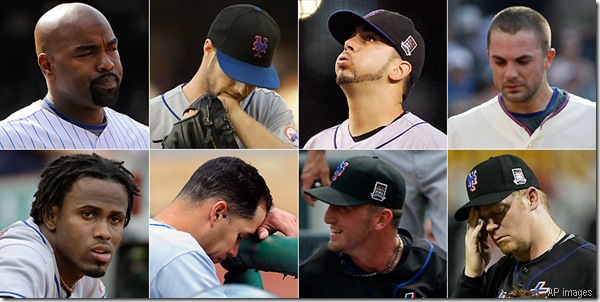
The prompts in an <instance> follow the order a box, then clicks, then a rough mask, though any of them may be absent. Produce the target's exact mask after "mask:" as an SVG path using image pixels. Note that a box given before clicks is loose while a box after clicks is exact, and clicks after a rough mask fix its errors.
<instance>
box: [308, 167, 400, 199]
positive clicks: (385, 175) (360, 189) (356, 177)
mask: <svg viewBox="0 0 600 302" xmlns="http://www.w3.org/2000/svg"><path fill="white" fill-rule="evenodd" d="M304 193H306V194H308V195H310V196H312V197H314V198H317V199H319V200H321V201H323V202H325V203H328V204H333V205H337V206H358V205H363V204H374V205H377V206H381V207H385V208H388V209H402V205H403V204H404V196H405V195H406V185H405V182H404V178H403V177H402V175H401V174H400V172H398V171H397V170H396V169H395V168H393V167H392V166H390V165H389V164H387V163H386V162H384V161H383V160H381V159H379V158H377V157H370V156H355V157H351V158H349V159H347V160H345V161H342V163H340V165H339V166H338V167H337V169H336V170H335V172H334V174H333V177H332V178H331V185H330V186H328V187H320V188H315V189H310V190H306V191H304Z"/></svg>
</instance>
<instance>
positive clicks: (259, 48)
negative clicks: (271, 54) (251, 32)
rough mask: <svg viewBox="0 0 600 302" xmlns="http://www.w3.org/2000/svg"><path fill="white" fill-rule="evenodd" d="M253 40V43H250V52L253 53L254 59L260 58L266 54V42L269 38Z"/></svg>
mask: <svg viewBox="0 0 600 302" xmlns="http://www.w3.org/2000/svg"><path fill="white" fill-rule="evenodd" d="M254 39H255V40H254V43H252V51H254V57H257V58H262V54H265V53H267V48H269V45H267V42H269V38H267V37H265V38H263V37H261V36H254Z"/></svg>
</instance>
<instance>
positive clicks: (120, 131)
mask: <svg viewBox="0 0 600 302" xmlns="http://www.w3.org/2000/svg"><path fill="white" fill-rule="evenodd" d="M110 117H111V118H112V119H113V122H115V123H118V124H119V127H115V128H116V129H117V131H119V133H120V134H121V135H118V136H117V138H119V141H120V142H121V148H125V147H127V149H132V147H130V146H129V141H130V139H129V138H128V137H127V131H126V132H125V133H123V129H122V128H124V127H123V124H122V123H121V120H120V119H119V118H117V117H116V116H115V114H113V112H110ZM108 124H109V125H111V124H114V123H111V122H110V120H109V123H108ZM107 128H112V127H107ZM121 137H122V138H123V140H124V141H125V143H123V141H122V140H121Z"/></svg>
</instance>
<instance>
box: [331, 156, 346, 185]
mask: <svg viewBox="0 0 600 302" xmlns="http://www.w3.org/2000/svg"><path fill="white" fill-rule="evenodd" d="M346 167H348V162H346V161H343V162H342V163H341V164H340V165H339V166H338V167H337V169H335V172H333V177H331V181H335V180H336V179H338V177H340V176H342V174H344V171H346Z"/></svg>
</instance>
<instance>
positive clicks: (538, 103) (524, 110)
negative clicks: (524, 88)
mask: <svg viewBox="0 0 600 302" xmlns="http://www.w3.org/2000/svg"><path fill="white" fill-rule="evenodd" d="M553 93H554V92H553V90H552V88H551V87H550V86H549V85H548V84H545V85H542V86H541V87H540V89H538V91H537V92H536V93H535V94H534V95H533V96H531V98H529V99H528V100H524V101H522V102H510V101H508V100H506V98H504V97H503V98H502V101H503V102H504V106H506V109H508V111H510V112H513V113H520V114H528V113H534V112H538V111H542V110H544V109H546V107H548V104H549V103H550V100H551V99H552V94H553Z"/></svg>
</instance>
